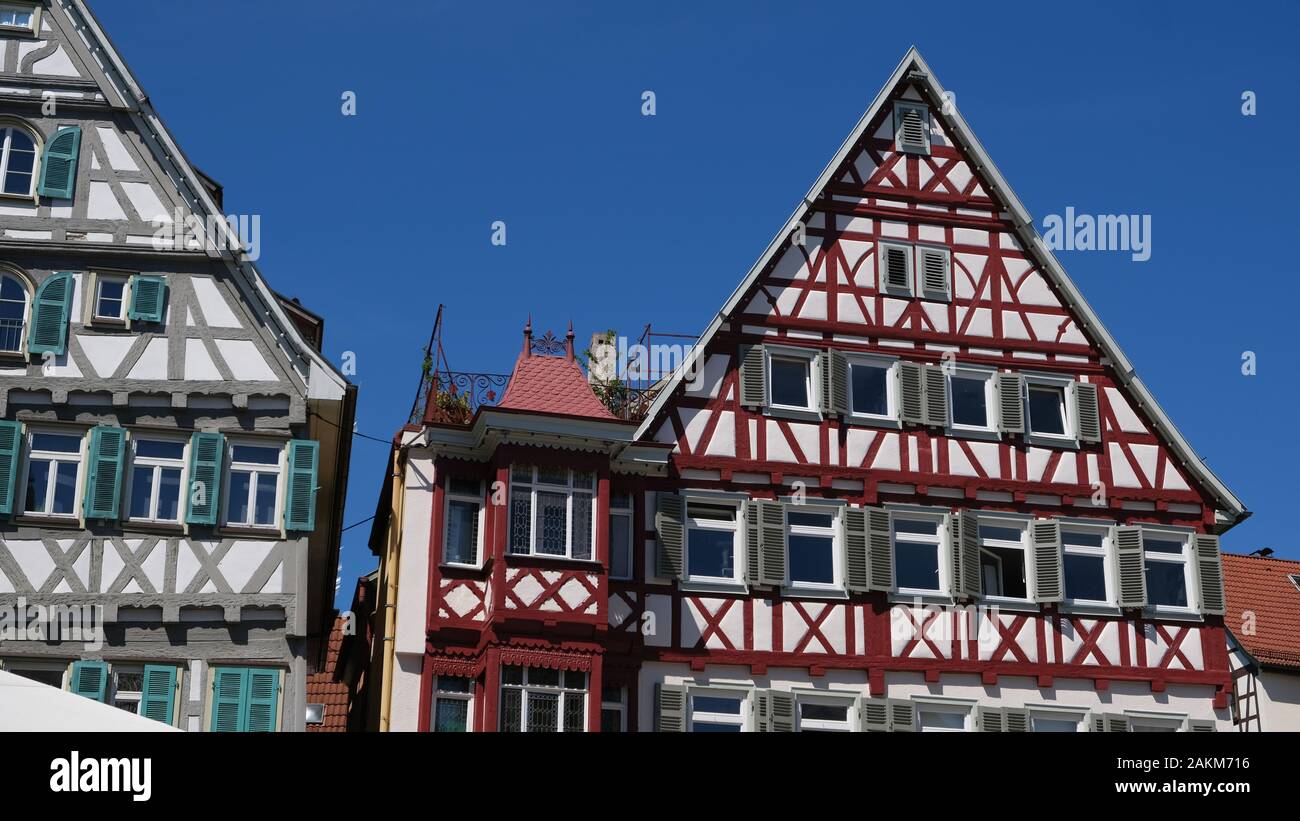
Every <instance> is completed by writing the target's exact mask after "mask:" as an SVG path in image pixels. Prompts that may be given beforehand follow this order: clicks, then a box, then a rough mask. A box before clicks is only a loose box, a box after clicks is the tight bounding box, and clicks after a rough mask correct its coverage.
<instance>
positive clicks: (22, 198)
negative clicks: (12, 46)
mask: <svg viewBox="0 0 1300 821" xmlns="http://www.w3.org/2000/svg"><path fill="white" fill-rule="evenodd" d="M0 31H4V32H6V33H7V32H9V31H10V29H6V28H4V27H3V26H0ZM15 31H22V29H16V30H15ZM28 33H29V34H30V32H28ZM0 200H17V201H18V202H30V203H31V204H32V205H39V204H40V199H39V198H38V197H37V195H36V194H35V193H31V194H6V193H5V192H3V191H0Z"/></svg>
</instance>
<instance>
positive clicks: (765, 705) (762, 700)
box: [754, 690, 772, 733]
mask: <svg viewBox="0 0 1300 821" xmlns="http://www.w3.org/2000/svg"><path fill="white" fill-rule="evenodd" d="M771 725H772V693H771V692H770V691H768V690H755V691H754V732H756V733H769V732H771V731H772V726H771Z"/></svg>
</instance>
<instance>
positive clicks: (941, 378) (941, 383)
mask: <svg viewBox="0 0 1300 821" xmlns="http://www.w3.org/2000/svg"><path fill="white" fill-rule="evenodd" d="M925 424H927V425H936V426H938V427H941V428H942V427H946V426H947V425H948V375H947V374H945V373H944V372H943V367H942V366H939V365H926V366H925Z"/></svg>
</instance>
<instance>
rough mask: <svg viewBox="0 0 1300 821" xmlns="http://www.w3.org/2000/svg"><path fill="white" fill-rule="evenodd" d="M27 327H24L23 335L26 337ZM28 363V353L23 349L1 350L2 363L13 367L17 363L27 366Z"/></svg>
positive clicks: (0, 359) (0, 361)
mask: <svg viewBox="0 0 1300 821" xmlns="http://www.w3.org/2000/svg"><path fill="white" fill-rule="evenodd" d="M26 335H27V328H26V327H25V326H24V327H23V336H24V337H26ZM27 363H28V357H27V354H26V353H25V352H23V351H0V365H5V366H9V367H13V366H15V365H22V366H26V365H27Z"/></svg>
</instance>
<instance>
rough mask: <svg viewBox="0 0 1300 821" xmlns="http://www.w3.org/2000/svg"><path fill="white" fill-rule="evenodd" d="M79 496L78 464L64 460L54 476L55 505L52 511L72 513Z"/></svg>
mask: <svg viewBox="0 0 1300 821" xmlns="http://www.w3.org/2000/svg"><path fill="white" fill-rule="evenodd" d="M76 498H77V466H76V464H70V463H67V462H62V463H60V464H59V467H58V472H57V473H55V478H54V506H53V507H52V508H50V512H51V513H72V512H73V510H74V505H73V502H74V500H75V499H76Z"/></svg>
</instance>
